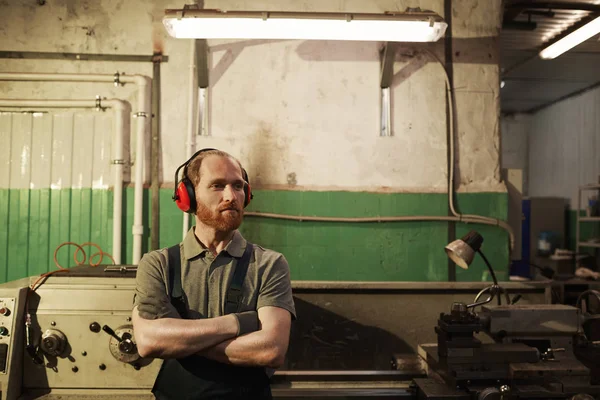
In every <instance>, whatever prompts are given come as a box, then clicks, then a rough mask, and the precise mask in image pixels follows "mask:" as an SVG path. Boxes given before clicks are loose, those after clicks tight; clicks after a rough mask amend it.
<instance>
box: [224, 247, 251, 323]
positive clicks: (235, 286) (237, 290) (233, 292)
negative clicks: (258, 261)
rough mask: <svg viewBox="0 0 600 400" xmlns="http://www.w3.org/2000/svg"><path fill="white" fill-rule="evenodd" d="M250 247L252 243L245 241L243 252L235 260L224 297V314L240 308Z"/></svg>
mask: <svg viewBox="0 0 600 400" xmlns="http://www.w3.org/2000/svg"><path fill="white" fill-rule="evenodd" d="M252 247H253V246H252V243H250V242H248V241H247V242H246V250H244V254H243V255H242V257H240V259H239V260H237V263H236V264H235V272H234V273H233V279H232V280H231V285H230V286H229V289H227V295H226V297H225V314H232V313H235V312H238V311H239V309H240V303H241V301H242V286H243V285H244V279H245V278H246V272H248V266H249V265H250V256H251V255H252Z"/></svg>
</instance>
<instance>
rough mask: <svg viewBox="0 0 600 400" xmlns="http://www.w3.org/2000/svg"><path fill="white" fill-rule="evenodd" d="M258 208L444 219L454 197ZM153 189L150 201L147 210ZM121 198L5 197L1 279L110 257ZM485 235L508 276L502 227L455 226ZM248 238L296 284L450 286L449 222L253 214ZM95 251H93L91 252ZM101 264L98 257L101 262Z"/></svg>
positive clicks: (174, 217) (305, 199)
mask: <svg viewBox="0 0 600 400" xmlns="http://www.w3.org/2000/svg"><path fill="white" fill-rule="evenodd" d="M254 193H255V198H254V200H253V202H252V204H251V205H250V206H249V208H248V209H249V210H251V211H263V212H272V213H284V214H292V215H307V216H309V215H310V216H329V217H372V216H395V215H446V212H447V196H446V195H444V194H433V193H421V194H411V193H393V194H381V193H364V192H299V191H261V190H257V191H255V192H254ZM148 195H149V192H148V191H145V193H144V196H145V198H144V201H145V204H148V198H149V197H148ZM171 196H172V190H169V189H161V191H160V207H161V215H160V245H161V247H162V246H164V247H166V246H170V245H172V244H173V243H176V242H177V241H179V240H180V239H181V230H182V228H181V224H182V218H181V212H179V210H178V209H177V208H176V207H175V205H174V204H173V202H172V201H171ZM112 197H113V192H112V191H107V190H92V189H67V190H50V189H39V190H25V189H23V190H14V189H13V190H9V189H3V190H0V225H1V226H5V227H6V229H4V231H2V232H0V246H3V247H4V249H3V250H2V251H0V281H2V282H4V281H10V280H14V279H18V278H21V277H24V276H28V275H36V274H40V273H43V272H46V271H49V270H53V269H55V268H56V267H55V265H54V262H53V255H54V251H55V249H56V247H57V246H58V245H59V244H61V243H63V242H67V241H72V242H76V243H78V244H82V243H84V242H89V241H91V242H95V243H97V244H98V245H100V246H101V247H102V249H103V250H104V251H107V252H111V251H112V249H111V243H112ZM457 197H458V199H457V203H458V206H459V207H460V211H461V212H463V213H470V214H481V215H486V216H491V217H495V218H500V219H506V214H507V195H506V194H505V193H460V194H458V196H457ZM124 202H125V204H126V206H124V209H125V210H126V218H125V220H124V222H123V238H124V240H123V245H122V256H123V260H127V262H131V256H132V252H131V242H132V238H131V226H132V224H133V188H128V189H127V190H125V191H124ZM149 223H150V209H149V207H148V206H145V208H144V226H145V237H146V238H147V239H148V240H146V241H145V242H144V252H145V251H147V250H148V248H149V242H150V229H151V227H150V226H149ZM470 229H477V230H478V231H479V232H480V233H481V234H482V235H483V237H484V238H485V240H484V245H483V248H482V250H483V251H484V253H485V254H486V256H487V257H488V259H489V260H490V262H491V263H492V264H493V266H494V268H495V269H496V271H497V274H498V279H501V280H505V279H507V265H508V244H507V242H508V241H507V235H506V233H505V232H504V231H503V230H501V229H500V228H497V227H493V226H483V225H468V226H467V225H466V224H462V223H461V224H456V235H457V237H460V236H461V235H463V234H464V233H466V232H468V231H469V230H470ZM241 230H242V232H243V234H244V235H245V236H246V237H247V238H248V239H249V240H251V241H253V242H256V243H259V244H261V245H263V246H264V247H269V248H272V249H274V250H277V251H280V252H282V253H283V254H284V255H285V256H286V258H287V259H288V261H289V263H290V267H291V271H292V279H294V280H354V281H356V280H364V281H446V280H447V279H448V268H447V258H446V255H445V253H444V250H443V248H444V245H445V244H446V243H447V237H448V224H447V223H445V222H395V223H326V222H295V221H283V220H274V219H266V218H256V217H247V218H246V220H245V221H244V224H243V225H242V229H241ZM85 250H86V252H87V253H88V255H89V254H93V253H96V252H97V250H96V249H94V248H90V247H86V248H85ZM74 252H75V248H74V247H72V246H71V247H69V248H65V247H63V248H62V249H60V250H59V253H58V261H59V262H60V264H61V265H63V266H73V265H75V262H74V261H73V253H74ZM97 260H98V258H94V261H97ZM488 278H489V277H488V276H487V273H486V268H485V265H484V264H483V262H482V260H481V259H480V258H479V257H477V258H476V259H475V262H474V265H473V266H471V268H470V269H469V270H468V271H464V270H462V269H460V268H458V269H457V280H460V281H470V280H477V281H478V280H482V279H488Z"/></svg>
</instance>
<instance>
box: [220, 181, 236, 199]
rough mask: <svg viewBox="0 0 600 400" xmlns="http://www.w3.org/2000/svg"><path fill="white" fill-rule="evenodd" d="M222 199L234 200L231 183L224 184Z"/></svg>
mask: <svg viewBox="0 0 600 400" xmlns="http://www.w3.org/2000/svg"><path fill="white" fill-rule="evenodd" d="M223 200H225V201H233V200H235V189H234V188H233V185H226V186H225V189H224V190H223Z"/></svg>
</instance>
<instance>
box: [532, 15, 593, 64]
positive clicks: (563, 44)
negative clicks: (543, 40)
mask: <svg viewBox="0 0 600 400" xmlns="http://www.w3.org/2000/svg"><path fill="white" fill-rule="evenodd" d="M598 33H600V17H598V18H596V19H594V20H592V21H591V22H589V23H587V24H585V25H584V26H582V27H581V28H579V29H577V30H576V31H574V32H571V33H569V34H568V35H567V36H565V37H564V38H562V39H560V40H558V41H556V42H554V43H552V44H551V45H550V46H548V47H546V48H545V49H544V50H542V51H541V52H540V57H541V58H543V59H545V60H551V59H553V58H556V57H558V56H560V55H561V54H562V53H564V52H565V51H568V50H569V49H572V48H573V47H575V46H577V45H578V44H579V43H581V42H584V41H586V40H588V39H589V38H591V37H592V36H594V35H596V34H598Z"/></svg>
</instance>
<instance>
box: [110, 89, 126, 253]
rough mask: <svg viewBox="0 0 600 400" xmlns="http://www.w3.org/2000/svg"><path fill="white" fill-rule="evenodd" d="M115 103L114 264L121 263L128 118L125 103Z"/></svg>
mask: <svg viewBox="0 0 600 400" xmlns="http://www.w3.org/2000/svg"><path fill="white" fill-rule="evenodd" d="M114 104H115V144H114V146H115V150H114V159H113V166H114V170H115V177H114V199H113V238H112V256H113V259H114V260H115V263H116V264H121V241H122V232H121V218H122V216H123V165H124V163H125V160H124V159H123V153H124V152H123V144H124V140H123V138H124V137H125V121H126V119H127V118H128V113H127V109H126V107H125V105H124V104H125V103H123V102H117V101H115V102H114Z"/></svg>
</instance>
